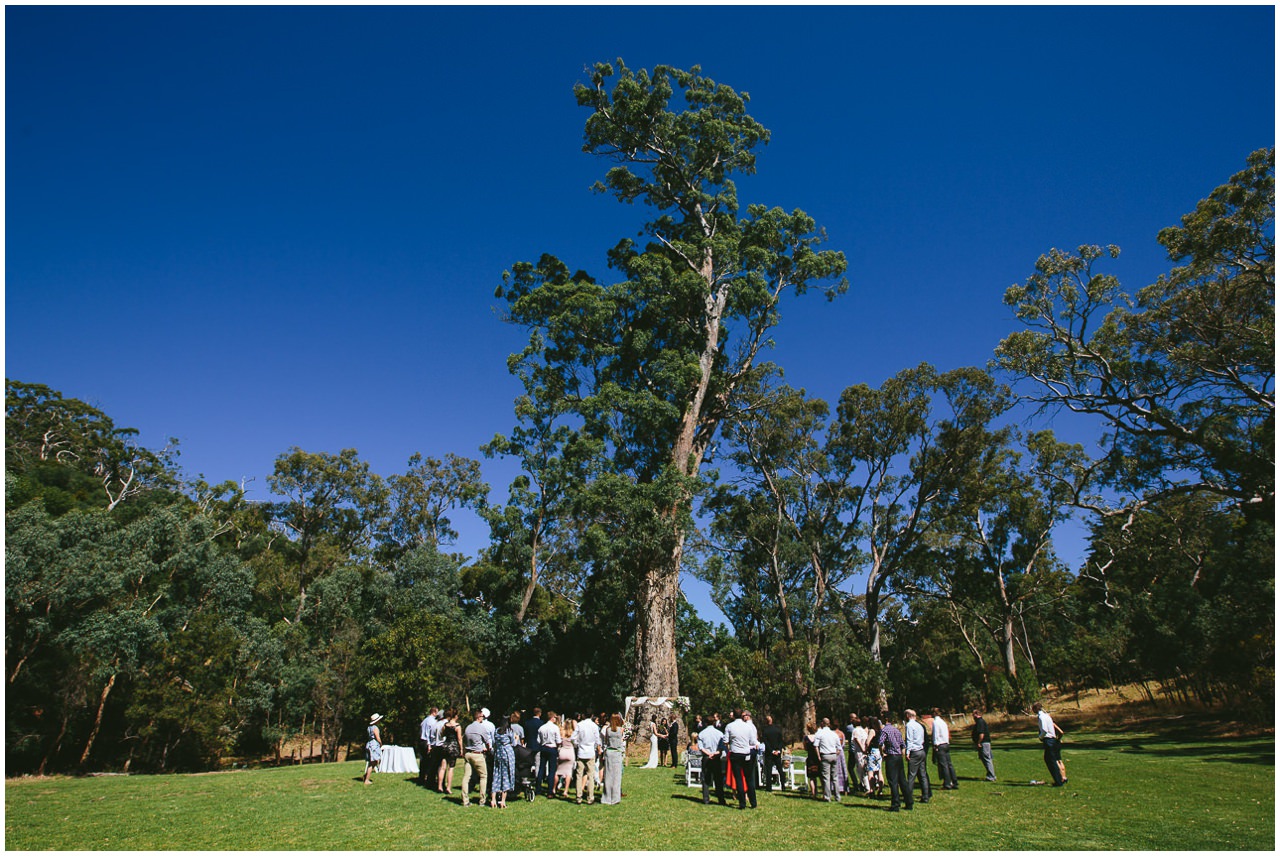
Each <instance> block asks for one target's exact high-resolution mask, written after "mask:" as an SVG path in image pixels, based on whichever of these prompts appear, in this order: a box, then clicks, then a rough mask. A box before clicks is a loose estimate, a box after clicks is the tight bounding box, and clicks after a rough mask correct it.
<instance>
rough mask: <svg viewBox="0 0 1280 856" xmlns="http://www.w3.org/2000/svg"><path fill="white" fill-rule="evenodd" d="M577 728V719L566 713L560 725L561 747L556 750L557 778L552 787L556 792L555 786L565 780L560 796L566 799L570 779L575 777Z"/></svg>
mask: <svg viewBox="0 0 1280 856" xmlns="http://www.w3.org/2000/svg"><path fill="white" fill-rule="evenodd" d="M577 728H578V723H577V721H575V720H574V718H573V717H571V716H569V715H568V714H565V716H564V721H563V722H562V723H561V726H560V749H559V750H558V751H557V752H556V780H555V781H554V782H553V783H552V787H551V790H552V792H553V793H554V792H555V790H556V787H555V786H556V785H559V784H560V783H561V782H564V787H563V788H561V789H560V796H561V797H563V798H564V799H568V798H569V780H570V779H572V778H573V762H574V758H575V757H576V753H575V752H574V750H573V732H574V731H576V730H577Z"/></svg>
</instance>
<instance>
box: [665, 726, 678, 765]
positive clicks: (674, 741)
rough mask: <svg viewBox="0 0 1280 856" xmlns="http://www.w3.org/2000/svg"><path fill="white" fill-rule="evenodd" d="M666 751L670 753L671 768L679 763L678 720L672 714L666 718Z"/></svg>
mask: <svg viewBox="0 0 1280 856" xmlns="http://www.w3.org/2000/svg"><path fill="white" fill-rule="evenodd" d="M667 750H668V751H669V752H670V753H671V766H673V767H675V766H677V765H678V764H679V763H680V720H678V719H676V715H675V714H674V713H673V714H671V716H669V717H668V718H667Z"/></svg>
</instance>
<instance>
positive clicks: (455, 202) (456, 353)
mask: <svg viewBox="0 0 1280 856" xmlns="http://www.w3.org/2000/svg"><path fill="white" fill-rule="evenodd" d="M1274 15H1275V12H1274V9H1273V8H1272V7H1270V6H1254V7H1234V8H1225V7H1209V8H1187V7H1139V8H1083V7H1076V8H1055V9H1038V8H1032V9H1027V8H1012V7H1002V8H983V9H965V8H929V9H925V8H910V7H907V8H892V9H873V8H833V7H817V8H804V9H797V8H785V9H782V8H775V9H768V8H743V9H733V8H723V7H712V8H691V7H636V8H610V9H593V8H585V7H569V8H552V9H539V8H503V9H490V8H478V7H470V8H460V9H448V8H383V9H367V8H354V9H344V8H287V7H286V8H265V7H256V8H255V7H249V8H232V7H226V8H181V7H180V8H155V7H141V8H116V9H113V8H98V7H80V8H58V7H12V6H11V7H8V8H7V9H6V10H5V21H6V99H7V101H6V126H5V128H6V139H5V143H6V156H7V158H6V181H7V185H6V215H7V216H6V292H5V309H6V320H5V332H6V346H5V361H6V365H5V372H6V375H7V376H8V377H10V378H14V379H18V380H23V381H28V382H38V383H45V384H48V385H50V386H52V387H54V388H55V389H59V390H61V391H62V392H63V393H64V394H66V395H68V396H72V397H76V398H80V399H84V400H86V401H89V402H91V403H93V404H95V405H97V406H98V407H100V408H102V409H103V410H105V411H106V412H107V413H108V414H110V415H111V416H112V417H113V418H114V419H115V420H116V422H117V424H121V425H128V426H132V427H136V428H138V429H139V430H140V431H141V432H142V438H143V441H144V442H146V443H148V444H150V445H163V443H164V440H165V438H166V437H168V436H171V435H172V436H176V437H178V438H179V439H180V440H181V450H182V457H181V462H182V464H183V466H184V468H185V469H186V471H187V472H188V473H189V474H192V475H195V474H203V475H204V476H205V477H206V478H208V479H209V480H211V481H221V480H224V479H237V480H239V479H241V478H250V479H256V480H255V481H253V482H252V484H251V485H250V487H251V491H252V492H251V497H252V498H257V499H265V498H267V497H268V494H267V489H266V476H267V475H268V474H269V473H270V471H271V468H272V464H273V461H274V460H275V458H276V456H277V455H279V454H280V453H282V452H284V451H285V450H287V449H288V448H289V447H291V446H294V445H298V446H301V447H302V448H304V449H307V450H309V451H333V452H336V451H338V450H340V449H342V448H345V447H355V448H357V449H358V450H359V451H360V453H361V455H362V456H363V457H364V458H365V459H367V460H368V461H370V463H371V464H372V466H373V468H374V469H375V470H376V471H378V472H380V473H382V474H383V475H390V474H392V473H395V472H401V471H403V470H404V468H405V466H406V462H407V459H408V457H409V456H410V455H411V454H412V453H414V452H418V451H420V452H422V453H424V454H426V455H433V456H437V457H439V456H442V455H444V454H445V453H446V452H455V453H458V454H462V455H468V456H473V457H478V456H479V453H478V451H477V449H478V447H479V446H480V444H482V443H484V442H486V441H488V440H489V439H491V438H492V437H493V435H494V434H495V433H497V432H502V431H506V430H508V429H509V427H510V426H511V425H512V422H513V417H512V408H511V403H512V400H513V398H514V397H515V396H516V395H517V394H518V392H519V388H518V385H517V384H516V383H515V381H514V380H513V379H512V378H511V377H510V376H509V375H508V374H507V372H506V366H505V358H506V356H507V355H508V354H509V353H511V352H512V351H515V350H518V349H519V347H520V346H521V344H522V341H523V339H524V334H523V333H522V332H521V331H519V330H517V329H515V328H511V327H508V326H506V325H504V324H503V323H502V322H501V320H500V311H499V307H498V306H497V305H496V301H495V300H494V298H493V292H494V288H495V286H496V285H497V284H498V283H499V282H500V278H501V274H502V271H503V270H504V269H506V268H508V267H509V266H510V265H511V264H512V263H513V262H515V261H518V260H524V259H533V258H536V256H537V255H538V254H539V253H541V252H544V251H546V252H553V253H555V254H557V255H559V256H560V257H561V258H563V259H565V260H566V261H567V262H568V263H569V264H571V265H572V266H575V267H582V268H584V269H587V270H589V271H591V272H593V273H594V274H596V275H597V276H601V277H605V278H607V276H608V273H607V271H606V269H605V267H604V263H603V262H604V251H605V250H606V249H607V248H608V247H611V246H612V245H613V244H614V243H615V242H616V241H617V240H618V239H619V238H620V237H623V236H627V235H631V234H634V232H635V229H636V226H637V225H638V223H639V222H640V216H641V214H642V213H643V212H641V211H639V210H636V209H629V208H627V207H626V206H622V205H619V204H618V203H616V202H614V201H613V200H612V199H610V198H609V197H606V196H596V195H593V194H592V193H591V192H589V190H588V188H589V186H590V184H591V183H592V182H593V181H594V180H596V178H598V177H599V176H600V175H601V174H602V173H603V170H604V168H605V164H604V163H602V162H598V161H596V160H595V159H593V158H592V157H590V156H588V155H585V154H583V153H582V152H581V139H582V138H581V134H582V124H583V122H584V120H585V119H586V114H585V111H583V110H582V109H581V108H579V107H577V105H576V104H575V103H574V99H573V95H572V91H571V90H572V86H573V84H574V82H575V81H578V80H583V79H585V74H584V69H585V68H586V67H587V66H589V65H590V64H592V63H593V62H595V61H597V60H612V59H613V58H615V57H618V56H621V57H623V58H625V59H626V61H627V63H628V64H629V65H631V66H633V67H651V66H652V65H654V64H657V63H665V64H671V65H677V66H682V67H687V66H690V65H693V64H701V65H702V67H703V70H704V72H705V73H706V74H707V75H709V76H711V77H712V78H714V79H716V80H719V81H722V82H725V83H729V84H731V85H732V86H734V87H735V88H737V89H739V90H746V91H748V92H749V93H750V94H751V98H752V102H751V103H752V113H753V114H754V115H755V116H756V118H757V119H759V120H760V121H761V122H762V123H763V124H764V125H765V126H766V127H768V128H769V129H770V130H771V131H772V133H773V141H772V142H771V143H770V144H769V146H768V147H766V148H765V149H764V150H763V151H762V153H761V155H760V159H759V175H758V176H756V177H753V178H750V179H747V180H744V181H742V182H740V192H741V197H742V199H743V201H744V202H762V203H765V204H768V205H780V206H782V207H784V208H787V209H790V208H793V207H800V208H804V209H805V210H806V211H808V212H809V213H810V214H811V215H813V216H814V217H815V218H816V219H817V221H818V222H819V223H820V224H821V225H823V226H824V227H825V228H826V229H827V231H828V233H829V236H830V243H829V245H828V246H829V247H831V248H834V249H840V250H843V251H844V252H845V253H846V254H847V256H848V258H849V273H850V279H851V282H852V288H851V290H850V292H849V293H848V294H847V295H846V296H844V297H843V298H842V299H840V300H838V301H837V302H835V303H834V304H827V303H825V302H824V301H822V300H821V299H819V298H814V299H805V300H801V301H799V302H797V303H794V304H792V305H791V306H790V307H788V308H787V309H786V310H785V311H784V317H783V323H782V326H781V327H780V328H779V329H778V332H777V335H776V340H777V345H778V346H777V348H776V350H775V351H774V352H773V354H772V355H771V357H772V359H774V360H775V361H776V362H779V363H780V364H782V365H783V366H784V367H785V368H786V370H787V374H788V379H789V380H790V382H791V383H792V384H793V385H796V386H804V387H806V388H808V389H809V390H810V391H811V392H813V393H815V394H818V395H821V396H824V397H827V398H829V399H834V398H835V397H836V396H838V394H839V392H840V390H842V389H843V388H844V387H846V386H848V385H849V384H852V383H859V382H866V383H870V384H873V385H874V384H878V383H880V382H881V381H882V380H883V379H884V378H885V377H887V376H889V375H891V374H893V373H895V372H897V371H898V370H900V369H902V368H905V367H907V366H911V365H915V364H916V363H918V362H920V361H922V360H927V361H930V362H932V363H934V364H935V365H938V366H939V367H940V368H944V369H946V368H953V367H956V366H960V365H969V364H981V363H983V362H985V361H986V360H987V359H988V358H989V357H990V355H991V351H992V349H993V347H994V346H995V344H996V343H997V342H998V341H999V340H1000V338H1002V337H1003V336H1004V335H1005V334H1007V333H1008V332H1010V331H1011V330H1012V329H1014V324H1013V321H1012V319H1011V316H1010V314H1009V312H1008V310H1007V309H1006V308H1005V307H1004V306H1003V305H1002V303H1001V295H1002V294H1003V292H1004V290H1005V288H1006V287H1007V286H1009V285H1010V284H1012V283H1014V282H1018V281H1022V280H1024V279H1025V278H1026V277H1027V276H1028V275H1029V274H1030V273H1031V272H1032V269H1033V265H1034V263H1035V260H1036V258H1037V257H1038V256H1039V255H1040V254H1041V253H1043V252H1045V251H1046V250H1048V249H1049V248H1050V247H1061V248H1074V247H1076V246H1077V245H1079V244H1082V243H1102V244H1106V243H1116V244H1119V245H1120V246H1121V247H1122V249H1123V251H1124V254H1123V256H1122V257H1121V259H1120V261H1119V262H1118V263H1117V264H1115V265H1114V266H1113V267H1112V268H1111V269H1112V270H1113V272H1115V273H1117V274H1118V275H1119V276H1120V277H1121V279H1122V281H1123V282H1124V283H1125V284H1126V285H1127V286H1128V287H1129V288H1130V289H1131V290H1136V289H1137V288H1138V287H1140V286H1141V285H1144V284H1146V283H1148V282H1150V281H1151V280H1152V279H1154V277H1155V276H1156V275H1157V274H1159V273H1160V272H1161V271H1162V270H1163V269H1165V268H1166V267H1167V265H1166V264H1165V262H1164V260H1163V256H1162V253H1161V250H1160V248H1159V246H1158V245H1156V243H1155V240H1154V238H1155V234H1156V232H1157V231H1158V230H1159V229H1160V228H1161V227H1163V226H1166V225H1171V224H1174V223H1176V222H1177V218H1178V217H1179V216H1180V215H1181V214H1183V213H1185V212H1187V211H1189V210H1191V209H1192V208H1193V207H1194V205H1195V203H1196V201H1197V200H1199V199H1201V198H1202V197H1204V196H1205V195H1207V194H1208V192H1209V191H1210V190H1212V189H1213V188H1214V187H1215V186H1217V185H1218V184H1221V183H1223V182H1224V181H1225V180H1226V179H1227V178H1228V177H1229V176H1230V175H1231V174H1232V173H1234V172H1236V171H1238V170H1239V169H1241V168H1242V167H1243V165H1244V162H1245V156H1246V155H1247V154H1248V153H1249V152H1251V151H1253V150H1255V149H1258V148H1262V147H1264V146H1268V145H1272V144H1273V143H1274V138H1275V110H1274V105H1275V40H1274V33H1275V29H1274ZM485 474H486V477H487V478H488V480H489V482H490V484H491V485H492V486H493V488H494V489H495V493H496V494H497V495H498V496H501V495H503V494H504V493H505V487H506V485H507V483H508V481H509V480H510V478H511V476H512V475H513V474H514V473H513V470H512V468H511V467H510V466H509V465H507V464H503V463H501V462H491V461H486V462H485ZM459 522H461V523H462V527H461V528H462V534H463V537H462V539H461V541H460V543H459V544H458V545H457V548H458V549H460V550H463V551H465V552H468V553H474V552H475V551H476V550H477V549H479V548H480V547H481V546H483V545H484V543H485V542H486V540H487V532H486V531H485V529H484V527H483V526H482V525H481V524H479V523H478V522H477V521H474V520H469V519H468V520H460V521H459ZM689 590H690V592H691V595H692V596H693V598H694V600H695V603H697V604H698V605H699V606H700V607H705V606H706V600H705V594H704V593H703V592H702V591H701V590H700V589H699V587H698V586H697V585H696V584H695V585H692V586H690V587H689Z"/></svg>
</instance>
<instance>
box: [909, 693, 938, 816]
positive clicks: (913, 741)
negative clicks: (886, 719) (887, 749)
mask: <svg viewBox="0 0 1280 856" xmlns="http://www.w3.org/2000/svg"><path fill="white" fill-rule="evenodd" d="M906 715H907V724H906V727H905V728H903V729H902V737H903V740H904V742H905V743H906V745H907V791H908V792H910V791H911V789H912V788H913V787H915V784H916V779H917V778H919V779H920V799H919V800H918V802H919V803H921V804H922V805H923V804H924V803H927V802H928V801H929V799H930V797H932V796H933V789H932V788H931V787H930V786H929V763H928V761H929V758H928V756H927V755H926V754H925V751H924V726H923V725H921V724H920V723H919V722H917V721H916V712H915V711H914V710H907V711H906Z"/></svg>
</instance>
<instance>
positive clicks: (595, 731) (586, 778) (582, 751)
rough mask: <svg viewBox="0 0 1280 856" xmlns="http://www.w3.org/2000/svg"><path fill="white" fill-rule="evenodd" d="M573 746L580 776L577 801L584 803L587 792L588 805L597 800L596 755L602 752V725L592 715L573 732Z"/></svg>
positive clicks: (577, 773) (576, 772) (584, 719)
mask: <svg viewBox="0 0 1280 856" xmlns="http://www.w3.org/2000/svg"><path fill="white" fill-rule="evenodd" d="M573 748H574V752H575V755H576V756H577V765H576V766H575V768H574V771H575V775H576V776H577V778H578V790H577V803H578V805H582V794H583V792H584V791H585V792H586V794H587V805H591V804H592V803H594V802H595V801H596V777H597V770H598V767H597V766H596V756H597V755H599V754H600V726H598V725H596V723H595V720H593V719H592V718H591V717H589V716H587V717H583V718H582V721H581V722H579V723H578V727H577V728H576V729H575V730H574V732H573Z"/></svg>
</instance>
